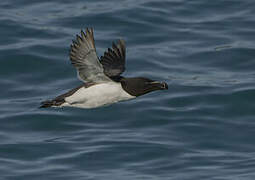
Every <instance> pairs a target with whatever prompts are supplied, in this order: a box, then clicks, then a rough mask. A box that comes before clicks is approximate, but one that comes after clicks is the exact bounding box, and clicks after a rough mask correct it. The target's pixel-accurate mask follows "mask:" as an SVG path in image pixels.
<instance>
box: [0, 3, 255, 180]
mask: <svg viewBox="0 0 255 180" xmlns="http://www.w3.org/2000/svg"><path fill="white" fill-rule="evenodd" d="M254 14H255V1H253V0H244V1H240V0H239V1H238V0H216V1H211V0H210V1H209V0H193V1H188V0H123V1H117V0H107V1H100V0H87V1H84V0H77V1H67V0H54V1H46V0H40V1H39V0H33V1H29V0H10V1H7V0H2V1H0V39H1V40H0V180H108V179H109V180H254V179H255V140H254V138H255V105H254V101H255V84H254V81H255V17H254ZM86 27H93V28H94V35H95V42H96V47H97V53H98V56H101V55H102V54H103V53H104V51H105V50H106V49H107V48H108V47H110V46H111V42H112V41H116V40H118V39H119V38H123V39H125V41H126V46H127V65H126V72H125V73H124V76H128V77H132V76H144V77H148V78H151V79H157V80H160V81H166V82H167V83H168V85H169V90H168V91H157V92H153V93H150V94H147V95H145V96H141V97H139V98H137V99H134V100H131V101H126V102H120V103H116V104H113V105H110V106H104V107H100V108H97V109H78V108H49V109H40V108H38V107H39V106H40V102H41V101H44V100H47V99H51V98H54V97H55V96H57V95H60V94H61V93H64V92H66V91H68V90H69V89H72V88H74V87H76V86H78V85H80V84H81V82H80V81H79V80H78V79H77V78H76V71H75V68H73V67H72V65H71V63H70V61H69V56H68V54H69V47H70V44H71V41H72V39H74V38H75V35H76V34H79V33H80V30H81V29H85V28H86Z"/></svg>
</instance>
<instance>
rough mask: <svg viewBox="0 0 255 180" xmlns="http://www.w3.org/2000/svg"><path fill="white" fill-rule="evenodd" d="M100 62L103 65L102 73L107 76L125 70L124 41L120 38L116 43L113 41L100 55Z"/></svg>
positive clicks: (112, 75) (116, 74)
mask: <svg viewBox="0 0 255 180" xmlns="http://www.w3.org/2000/svg"><path fill="white" fill-rule="evenodd" d="M100 59H101V61H100V62H101V64H102V65H103V67H104V73H105V75H106V76H108V77H116V76H119V75H120V74H121V73H123V72H124V71H125V61H126V60H125V59H126V46H125V41H124V40H122V39H120V40H119V41H118V42H117V45H116V44H115V43H114V42H113V43H112V48H108V51H106V52H105V53H104V56H101V58H100Z"/></svg>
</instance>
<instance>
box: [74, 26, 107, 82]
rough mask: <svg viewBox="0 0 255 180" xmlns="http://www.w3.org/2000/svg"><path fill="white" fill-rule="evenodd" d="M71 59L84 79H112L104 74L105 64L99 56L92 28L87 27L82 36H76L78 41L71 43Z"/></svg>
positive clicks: (80, 76)
mask: <svg viewBox="0 0 255 180" xmlns="http://www.w3.org/2000/svg"><path fill="white" fill-rule="evenodd" d="M70 60H71V62H72V64H73V65H74V67H75V68H76V69H77V74H78V77H79V79H81V80H82V81H84V82H105V81H111V80H110V78H108V77H107V76H106V75H105V74H104V69H103V66H102V64H101V63H100V62H99V59H98V57H97V54H96V48H95V41H94V35H93V29H92V28H91V29H90V30H89V29H88V28H87V29H86V33H84V32H83V31H81V36H79V35H77V36H76V41H73V43H72V45H71V50H70Z"/></svg>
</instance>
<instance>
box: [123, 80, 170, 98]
mask: <svg viewBox="0 0 255 180" xmlns="http://www.w3.org/2000/svg"><path fill="white" fill-rule="evenodd" d="M120 82H121V86H122V88H123V89H124V90H125V91H126V92H127V93H128V94H130V95H132V96H141V95H143V94H147V93H149V92H152V91H156V90H164V89H168V85H167V83H165V82H159V81H153V80H150V79H148V78H142V77H136V78H122V79H121V80H120Z"/></svg>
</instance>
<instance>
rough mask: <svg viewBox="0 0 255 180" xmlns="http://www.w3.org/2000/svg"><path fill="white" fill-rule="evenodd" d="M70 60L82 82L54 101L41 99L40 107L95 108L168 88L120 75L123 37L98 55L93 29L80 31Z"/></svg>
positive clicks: (123, 48) (123, 65)
mask: <svg viewBox="0 0 255 180" xmlns="http://www.w3.org/2000/svg"><path fill="white" fill-rule="evenodd" d="M70 60H71V63H72V65H73V66H74V67H75V68H76V70H77V75H78V78H79V79H80V80H81V81H83V84H82V85H80V86H79V87H76V88H74V89H72V90H70V91H68V92H67V93H65V94H62V95H60V96H58V97H56V98H54V99H53V100H48V101H44V102H42V104H41V108H47V107H63V106H70V107H78V108H96V107H100V106H103V105H107V104H112V103H116V102H118V101H123V100H129V99H134V98H136V97H138V96H141V95H144V94H147V93H149V92H152V91H156V90H164V89H168V85H167V83H165V82H159V81H154V80H151V79H148V78H144V77H129V78H128V77H123V76H121V74H122V73H123V72H124V71H125V61H126V45H125V41H124V40H123V39H120V40H118V42H117V43H116V44H115V43H114V42H113V43H112V48H108V50H107V51H106V52H105V53H104V55H103V56H101V58H99V57H98V56H97V53H96V47H95V41H94V33H93V29H92V28H90V29H88V28H87V29H86V31H85V32H84V31H82V30H81V34H80V35H76V40H75V41H73V43H72V44H71V50H70Z"/></svg>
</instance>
